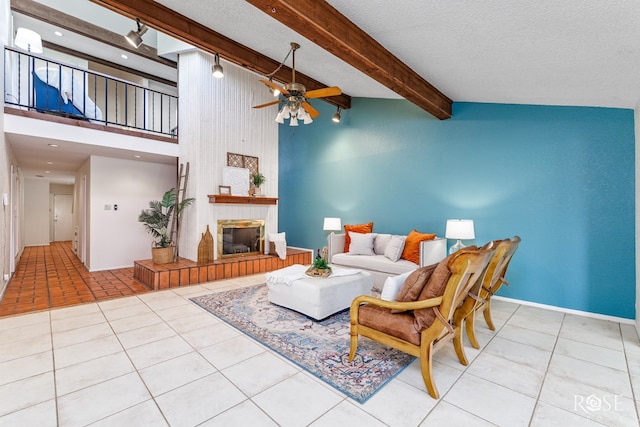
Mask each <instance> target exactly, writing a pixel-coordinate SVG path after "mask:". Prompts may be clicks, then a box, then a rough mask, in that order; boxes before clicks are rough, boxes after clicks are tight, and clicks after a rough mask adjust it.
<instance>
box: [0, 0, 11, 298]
mask: <svg viewBox="0 0 640 427" xmlns="http://www.w3.org/2000/svg"><path fill="white" fill-rule="evenodd" d="M10 36H11V8H10V1H9V0H0V46H4V45H8V44H9V40H10ZM0 76H2V79H0V90H1V91H2V93H3V94H4V55H2V59H0ZM2 99H3V102H2V108H0V171H1V172H0V195H1V194H2V193H7V194H10V192H11V191H10V190H11V157H12V154H11V149H10V148H9V145H8V144H7V142H6V139H5V136H4V95H3V97H2ZM12 202H13V201H12ZM12 206H13V204H12V205H11V206H7V207H5V206H2V204H1V203H0V209H1V214H0V243H3V244H2V245H0V297H1V296H2V294H3V293H4V290H5V288H6V286H7V281H5V280H4V275H5V274H10V270H11V268H10V264H11V251H10V245H9V244H8V242H9V241H10V233H11V228H10V224H11V209H12Z"/></svg>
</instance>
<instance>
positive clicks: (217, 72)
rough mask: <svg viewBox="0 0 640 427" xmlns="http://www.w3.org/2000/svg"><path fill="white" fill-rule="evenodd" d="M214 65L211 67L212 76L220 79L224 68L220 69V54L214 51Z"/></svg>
mask: <svg viewBox="0 0 640 427" xmlns="http://www.w3.org/2000/svg"><path fill="white" fill-rule="evenodd" d="M214 62H215V63H214V65H213V67H211V71H212V72H213V77H215V78H216V79H221V78H223V77H224V70H223V69H222V65H220V55H218V54H217V53H216V56H215V58H214Z"/></svg>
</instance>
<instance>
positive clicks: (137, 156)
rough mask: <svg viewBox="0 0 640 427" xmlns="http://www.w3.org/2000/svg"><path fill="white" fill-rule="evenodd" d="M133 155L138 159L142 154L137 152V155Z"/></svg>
mask: <svg viewBox="0 0 640 427" xmlns="http://www.w3.org/2000/svg"><path fill="white" fill-rule="evenodd" d="M133 157H135V158H136V159H139V158H140V157H141V156H140V154H136V155H135V156H133Z"/></svg>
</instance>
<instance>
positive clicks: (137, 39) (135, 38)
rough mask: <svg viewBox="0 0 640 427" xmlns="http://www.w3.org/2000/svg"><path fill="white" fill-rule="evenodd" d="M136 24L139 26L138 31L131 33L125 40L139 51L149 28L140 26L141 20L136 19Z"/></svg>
mask: <svg viewBox="0 0 640 427" xmlns="http://www.w3.org/2000/svg"><path fill="white" fill-rule="evenodd" d="M136 24H137V25H138V30H137V31H133V30H131V31H129V34H127V35H126V36H124V38H125V39H127V41H128V42H129V44H130V45H131V46H133V47H135V48H136V49H137V48H139V47H140V45H141V44H142V36H143V35H144V33H146V32H147V30H148V29H149V28H148V27H147V26H146V25H143V24H140V18H136Z"/></svg>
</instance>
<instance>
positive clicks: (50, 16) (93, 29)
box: [11, 0, 176, 68]
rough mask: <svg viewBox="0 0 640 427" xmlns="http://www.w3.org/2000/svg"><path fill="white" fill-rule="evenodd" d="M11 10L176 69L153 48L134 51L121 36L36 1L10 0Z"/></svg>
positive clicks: (142, 47) (141, 48) (146, 47)
mask: <svg viewBox="0 0 640 427" xmlns="http://www.w3.org/2000/svg"><path fill="white" fill-rule="evenodd" d="M11 10H13V11H14V12H17V13H20V14H22V15H25V16H30V17H31V18H34V19H37V20H38V21H42V22H46V23H48V24H51V25H55V26H56V27H60V28H64V29H65V30H68V31H71V32H73V33H76V34H80V35H81V36H84V37H88V38H90V39H92V40H96V41H99V42H102V43H105V44H108V45H110V46H113V47H116V48H118V49H122V50H124V51H127V52H130V53H131V54H134V55H138V56H142V57H143V58H146V59H150V60H152V61H155V62H158V63H160V64H162V65H166V66H169V67H172V68H176V63H175V62H174V61H171V60H168V59H165V58H162V57H160V56H158V52H157V50H156V49H155V48H154V47H151V46H147V45H145V44H142V45H140V47H139V48H138V49H136V48H134V47H132V46H131V45H130V44H129V43H127V42H126V40H125V39H124V35H123V34H118V33H114V32H113V31H109V30H106V29H104V28H101V27H99V26H97V25H93V24H91V23H89V22H85V21H83V20H81V19H78V18H76V17H75V16H71V15H68V14H66V13H63V12H60V11H59V10H56V9H53V8H51V7H48V6H45V5H44V4H42V3H38V2H37V1H33V0H11ZM132 29H133V28H132Z"/></svg>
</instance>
